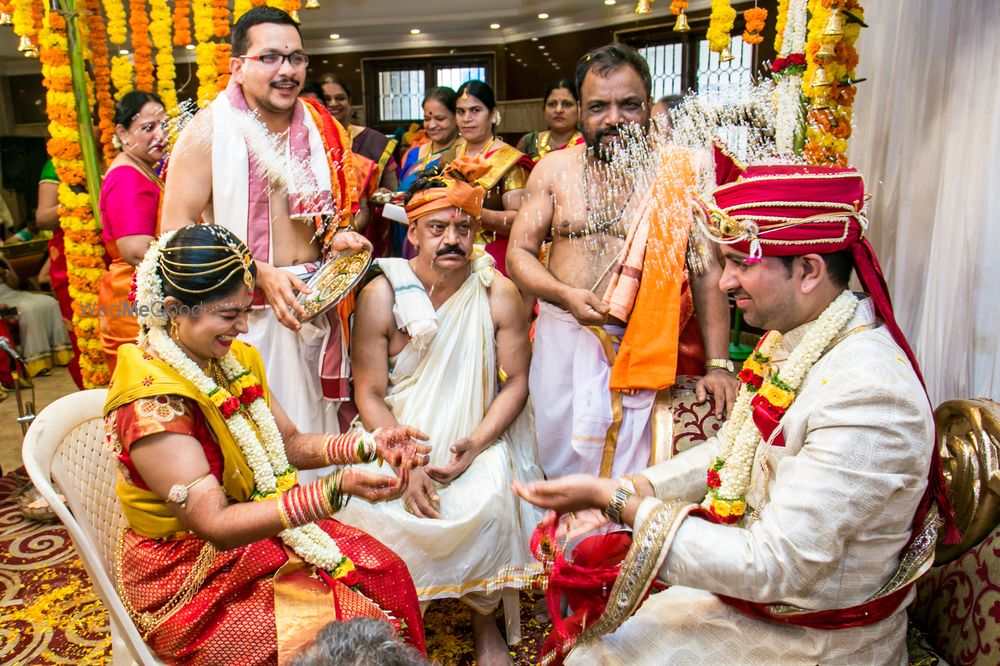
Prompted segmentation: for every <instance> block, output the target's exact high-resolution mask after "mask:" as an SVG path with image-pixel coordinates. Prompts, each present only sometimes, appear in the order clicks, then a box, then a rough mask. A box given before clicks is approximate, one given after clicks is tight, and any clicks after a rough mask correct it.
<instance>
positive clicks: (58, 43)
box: [40, 11, 109, 388]
mask: <svg viewBox="0 0 1000 666" xmlns="http://www.w3.org/2000/svg"><path fill="white" fill-rule="evenodd" d="M40 43H41V49H40V57H41V61H42V77H43V83H44V85H45V87H46V111H47V113H48V116H49V134H50V135H51V136H52V138H51V139H50V140H49V143H48V152H49V155H50V156H51V157H52V163H53V165H54V166H55V169H56V173H57V174H58V175H59V181H60V183H59V190H58V197H59V218H60V223H61V226H62V228H63V230H64V231H65V253H66V267H67V273H68V277H69V292H70V297H71V298H72V299H73V328H74V329H75V331H76V335H77V343H78V347H79V350H80V371H81V373H82V375H83V382H84V387H85V388H95V387H98V386H104V385H106V384H107V383H108V379H109V372H108V367H107V365H106V364H105V362H104V350H103V348H102V346H101V340H100V333H99V328H98V320H97V318H96V317H94V316H84V315H83V313H84V312H91V313H93V312H96V311H97V292H98V289H99V287H100V281H101V277H102V276H103V275H104V272H105V268H104V258H103V257H104V243H103V242H102V240H101V236H100V231H99V229H98V224H97V222H96V221H95V219H94V215H93V209H92V208H91V197H90V194H89V193H88V192H87V190H86V178H85V174H84V165H83V155H82V151H81V148H80V133H79V128H78V126H77V115H76V100H75V97H74V94H73V72H72V69H71V66H70V57H69V42H68V40H67V38H66V21H65V19H64V18H63V16H62V15H61V14H59V13H58V12H54V11H49V12H48V14H47V16H46V19H45V23H44V26H43V29H42V37H41V40H40Z"/></svg>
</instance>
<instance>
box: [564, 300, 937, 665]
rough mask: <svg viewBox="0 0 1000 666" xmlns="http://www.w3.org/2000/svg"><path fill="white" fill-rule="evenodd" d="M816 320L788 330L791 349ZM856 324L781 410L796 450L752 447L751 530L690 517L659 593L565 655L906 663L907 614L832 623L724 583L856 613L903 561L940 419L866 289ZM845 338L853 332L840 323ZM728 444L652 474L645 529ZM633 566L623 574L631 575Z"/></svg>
mask: <svg viewBox="0 0 1000 666" xmlns="http://www.w3.org/2000/svg"><path fill="white" fill-rule="evenodd" d="M807 328H808V325H806V326H804V327H801V328H799V329H795V330H794V331H791V332H789V333H788V334H786V335H785V336H784V342H783V345H782V348H783V349H782V350H779V352H778V353H776V354H775V356H774V357H773V359H774V361H775V362H778V363H780V361H781V360H783V359H784V358H787V354H788V353H789V350H791V349H793V348H794V346H795V345H796V344H797V343H798V342H799V341H800V340H801V339H802V337H803V335H804V333H805V331H806V329H807ZM844 333H849V334H848V335H847V336H846V337H843V338H842V339H841V341H840V342H839V343H838V344H836V346H834V347H833V348H832V349H830V350H829V351H828V352H827V353H826V354H825V355H824V356H823V357H821V358H820V359H819V361H817V363H816V364H815V365H814V366H813V368H812V369H811V370H810V372H809V374H808V375H807V377H806V379H805V381H804V382H803V385H802V387H801V390H800V393H799V395H798V397H797V398H796V399H795V402H794V403H793V404H792V406H791V407H790V408H789V409H788V411H787V413H786V414H785V416H784V418H783V419H782V421H781V427H782V429H783V434H784V439H785V442H786V446H784V447H775V446H771V447H766V446H765V445H763V444H761V445H760V446H759V447H758V449H757V453H756V458H755V461H754V469H753V473H752V476H751V481H750V488H749V490H748V492H747V501H748V505H749V507H752V509H749V508H748V516H750V517H751V518H749V519H748V521H749V527H734V526H725V525H716V524H713V523H710V522H708V521H705V520H702V519H699V518H692V517H689V518H686V519H684V520H683V522H682V523H681V524H680V527H679V529H678V530H677V531H676V535H675V536H674V538H673V541H672V543H671V542H669V541H668V543H669V546H668V547H669V551H668V552H667V555H666V559H665V560H664V561H663V563H662V566H661V567H660V568H659V573H658V578H660V579H661V580H662V581H664V582H665V583H667V584H668V585H670V586H671V587H670V588H669V589H667V590H666V591H665V592H662V593H659V594H655V595H653V596H651V597H649V599H647V600H646V602H645V603H643V605H642V606H641V607H640V608H639V610H638V612H637V613H636V614H635V615H634V616H633V617H631V618H630V619H628V620H627V621H625V623H624V624H623V625H622V626H621V627H620V628H619V629H618V630H617V631H615V632H614V633H611V634H608V635H605V636H604V637H603V638H601V639H599V640H598V641H596V642H594V643H590V644H581V645H578V646H577V647H576V649H575V650H574V651H573V652H572V653H571V654H570V658H569V659H567V661H566V663H567V664H597V663H601V664H629V665H630V666H631V665H638V664H665V663H671V664H680V663H683V664H775V663H781V664H817V663H819V664H851V665H860V664H905V663H906V661H907V660H906V646H905V633H906V612H905V606H906V605H907V604H908V603H909V601H910V600H912V597H913V592H912V590H911V592H910V594H909V596H908V597H907V599H906V601H905V602H904V603H903V604H901V606H900V607H899V609H898V610H897V611H896V612H895V613H893V614H892V615H890V616H889V617H888V618H886V619H885V620H882V621H881V622H878V623H875V624H871V625H868V626H863V627H856V628H851V629H841V630H836V631H824V630H818V629H809V628H805V627H797V626H791V625H784V624H777V623H771V622H765V621H760V620H756V619H751V618H750V617H748V616H746V615H744V614H743V613H741V612H740V611H738V610H735V609H734V608H732V607H730V606H727V605H726V604H725V603H723V602H722V601H720V600H719V599H718V598H717V597H715V596H714V595H713V594H712V593H713V592H717V593H721V594H725V595H728V596H731V597H736V598H740V599H746V600H749V601H754V602H760V603H785V604H790V605H794V606H798V607H801V608H805V609H809V610H825V609H841V608H849V607H851V606H855V605H858V604H860V603H862V602H864V601H865V600H866V599H868V598H869V597H871V596H872V595H874V594H875V593H876V592H877V591H878V590H879V588H880V587H881V586H882V585H883V584H884V583H885V582H886V581H887V580H888V579H889V577H890V576H891V575H892V574H893V572H894V571H895V569H896V567H897V565H898V558H899V554H900V552H901V551H902V549H903V547H904V545H905V544H906V542H907V540H908V538H909V536H910V524H911V521H912V519H913V514H914V512H915V510H916V508H917V505H918V503H919V501H920V498H921V496H922V495H923V493H924V488H925V487H926V485H927V469H928V466H929V464H930V457H931V451H932V446H933V444H934V436H933V417H932V413H931V409H930V406H929V404H928V401H927V397H926V395H925V394H924V391H923V389H922V387H921V385H920V382H919V381H918V379H917V377H916V375H915V373H914V372H913V370H912V368H911V367H910V365H909V363H908V362H907V360H906V357H905V356H904V354H903V352H902V351H901V350H900V349H899V347H898V346H897V345H896V343H895V342H894V341H893V339H892V337H891V335H890V334H889V332H888V331H887V330H886V329H885V328H884V327H881V326H879V325H878V324H877V322H876V319H875V313H874V307H873V305H872V302H871V301H870V300H867V299H866V300H862V301H861V302H860V304H859V306H858V308H857V311H856V313H855V316H854V318H853V320H852V321H851V322H849V323H848V324H847V325H846V326H845V327H844ZM842 335H843V334H842ZM716 450H717V442H716V440H714V439H713V440H711V441H710V442H708V443H706V444H705V445H702V446H700V447H696V448H694V449H690V450H688V451H685V452H684V453H682V454H680V455H679V456H677V457H675V458H673V459H671V460H669V461H667V462H665V463H661V464H660V465H658V466H656V467H653V468H650V469H649V470H647V472H645V474H646V475H647V476H648V478H649V479H650V480H651V481H652V482H653V485H654V487H655V488H656V493H657V496H658V497H659V498H660V499H653V498H647V499H645V500H643V503H642V504H641V505H640V508H639V512H638V515H637V517H636V532H637V533H639V532H640V531H641V529H642V527H643V525H644V523H645V521H646V520H647V519H649V518H650V516H651V512H652V511H653V510H654V509H656V508H657V505H658V504H660V500H661V499H684V500H688V501H699V500H700V499H701V498H702V497H703V496H704V491H705V470H706V469H707V467H708V465H709V464H710V462H711V460H712V459H713V457H714V455H715V452H716ZM623 575H626V574H624V573H623Z"/></svg>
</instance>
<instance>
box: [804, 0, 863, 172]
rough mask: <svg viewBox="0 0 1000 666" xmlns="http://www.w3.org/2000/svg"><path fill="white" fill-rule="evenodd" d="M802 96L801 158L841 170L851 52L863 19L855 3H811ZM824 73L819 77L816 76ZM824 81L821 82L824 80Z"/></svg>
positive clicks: (847, 132)
mask: <svg viewBox="0 0 1000 666" xmlns="http://www.w3.org/2000/svg"><path fill="white" fill-rule="evenodd" d="M809 13H810V18H809V25H808V36H807V42H806V48H805V60H806V68H805V73H804V74H803V76H802V93H803V95H805V98H806V100H807V101H808V103H809V111H808V113H807V114H806V142H805V146H804V148H803V153H804V155H805V157H806V161H808V162H809V163H810V164H817V165H826V166H831V165H832V166H845V165H846V164H847V140H848V139H849V138H850V136H851V118H852V114H853V110H852V106H853V104H854V96H855V93H856V92H857V89H856V87H855V86H854V76H855V72H854V70H855V68H856V67H857V65H858V52H857V50H856V49H855V48H854V43H855V42H856V41H857V39H858V36H859V34H860V33H861V24H860V23H859V22H858V21H856V20H846V19H847V18H848V16H849V15H850V16H853V17H856V18H857V19H861V20H863V19H864V15H863V9H862V8H861V6H860V3H859V2H858V0H810V2H809ZM821 69H822V70H823V78H820V77H818V76H817V75H818V74H819V72H820V70H821ZM824 79H825V80H824Z"/></svg>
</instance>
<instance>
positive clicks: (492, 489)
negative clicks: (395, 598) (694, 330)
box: [337, 159, 541, 664]
mask: <svg viewBox="0 0 1000 666" xmlns="http://www.w3.org/2000/svg"><path fill="white" fill-rule="evenodd" d="M486 168H488V166H487V165H486V164H485V163H483V162H481V161H480V160H478V159H476V160H458V161H456V162H455V163H453V164H452V165H451V166H450V167H448V168H447V169H446V175H445V176H443V177H440V176H436V177H425V178H422V179H420V180H418V181H417V183H415V184H414V186H413V188H411V190H410V193H409V194H408V199H407V204H406V210H407V216H408V218H409V220H410V227H409V232H408V237H409V240H410V242H411V243H412V244H413V246H414V247H415V248H417V256H415V257H414V258H413V259H410V260H409V261H407V260H405V259H381V260H379V262H378V263H379V267H380V268H381V270H382V272H383V276H380V277H378V278H376V279H375V280H373V281H372V282H371V283H370V284H369V285H368V286H367V287H365V289H364V290H363V291H362V292H361V296H360V299H359V301H358V308H357V314H356V319H355V324H354V332H353V335H354V336H355V337H354V340H356V341H357V343H356V344H355V345H354V350H353V354H352V364H353V368H354V386H355V401H356V403H357V406H358V411H359V412H360V414H361V419H362V421H363V422H364V425H365V427H366V428H370V429H375V428H381V427H384V426H388V425H392V424H396V423H406V424H409V425H412V426H415V427H418V428H420V429H421V430H423V431H424V432H426V433H427V434H428V435H429V436H430V441H429V443H430V445H431V447H432V452H431V454H430V455H431V459H430V464H429V465H428V466H427V467H426V468H424V469H423V470H417V471H416V472H413V471H411V472H410V480H409V487H408V489H407V491H406V493H405V494H404V496H403V497H402V499H400V500H397V501H395V502H391V503H388V504H382V505H371V504H366V503H364V502H355V503H353V504H352V505H351V506H349V507H347V509H346V510H344V511H342V512H340V513H338V514H337V518H338V519H340V520H342V521H344V522H346V523H349V524H355V525H364V526H365V529H366V530H367V531H368V532H369V533H371V534H372V535H373V536H375V537H376V538H377V539H379V540H381V541H382V542H383V543H384V544H386V545H387V546H388V547H389V548H391V549H392V550H393V551H394V552H395V553H397V554H398V555H399V556H400V557H402V558H403V560H404V561H405V562H406V564H407V566H408V567H409V569H410V573H411V574H412V576H413V580H414V582H415V584H416V586H417V593H418V596H419V597H420V599H421V601H424V602H426V601H429V600H432V599H438V598H447V597H458V598H461V599H462V600H463V601H464V602H465V603H466V604H468V605H469V606H470V607H471V608H472V610H473V611H474V612H473V614H472V617H473V620H472V626H473V634H474V638H475V643H476V656H477V662H478V663H479V664H509V663H510V657H509V655H508V653H507V647H506V645H505V644H504V642H503V639H502V638H501V636H500V633H499V631H498V629H497V626H496V624H495V623H494V621H493V617H492V613H493V611H494V610H495V609H496V607H497V605H498V603H499V601H500V589H501V587H502V584H503V580H502V578H503V577H504V576H505V574H506V573H509V572H510V571H511V569H512V568H517V567H520V566H523V565H525V564H528V563H529V561H530V553H529V549H528V537H529V535H530V532H531V530H532V528H533V527H534V525H535V522H536V518H537V516H536V514H535V513H534V510H533V509H532V508H531V507H530V505H527V504H524V505H520V504H519V501H518V500H517V498H516V497H515V496H514V495H513V494H511V492H510V490H509V488H510V484H511V482H512V481H513V480H514V479H519V480H524V479H534V478H540V476H541V473H540V470H539V469H538V467H537V464H536V463H535V455H534V453H535V452H534V437H533V434H532V432H531V429H530V426H529V425H528V423H527V419H526V418H523V417H522V413H523V412H524V408H525V402H526V400H527V397H528V365H529V363H530V357H531V351H530V343H529V340H528V322H527V317H526V316H525V312H524V308H523V305H522V299H521V296H520V293H519V292H518V290H517V288H516V287H515V286H514V284H513V283H512V282H511V281H510V280H508V279H507V278H505V277H504V276H503V275H501V274H500V273H499V272H497V271H496V270H494V268H493V259H492V258H491V257H490V256H489V255H488V254H486V253H484V252H482V251H481V249H474V247H473V245H474V239H475V236H476V232H477V231H478V230H479V225H480V220H479V217H480V214H481V211H482V202H483V197H484V196H485V191H484V190H483V188H482V187H479V186H473V185H470V183H472V182H475V179H476V177H478V176H479V175H481V173H482V172H483V171H484V169H486Z"/></svg>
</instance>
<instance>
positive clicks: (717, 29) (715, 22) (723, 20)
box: [705, 0, 736, 53]
mask: <svg viewBox="0 0 1000 666" xmlns="http://www.w3.org/2000/svg"><path fill="white" fill-rule="evenodd" d="M735 22H736V10H735V9H733V8H732V5H730V4H729V0H712V14H711V15H710V16H709V19H708V32H706V33H705V38H706V39H708V48H709V50H710V51H715V52H716V53H722V50H723V49H725V48H726V47H727V46H729V44H730V43H731V41H732V39H731V38H730V33H732V31H733V24H734V23H735Z"/></svg>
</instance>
